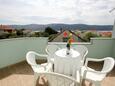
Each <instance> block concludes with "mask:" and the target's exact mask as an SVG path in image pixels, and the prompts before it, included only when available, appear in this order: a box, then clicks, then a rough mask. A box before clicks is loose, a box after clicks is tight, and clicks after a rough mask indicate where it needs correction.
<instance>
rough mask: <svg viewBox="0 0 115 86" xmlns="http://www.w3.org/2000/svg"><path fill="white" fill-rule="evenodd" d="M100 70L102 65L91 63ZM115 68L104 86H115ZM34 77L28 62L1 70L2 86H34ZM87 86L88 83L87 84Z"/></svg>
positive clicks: (103, 83) (0, 81) (0, 80)
mask: <svg viewBox="0 0 115 86" xmlns="http://www.w3.org/2000/svg"><path fill="white" fill-rule="evenodd" d="M90 66H92V67H95V68H97V69H99V67H101V65H97V64H96V63H90ZM114 81H115V67H114V69H113V70H112V72H110V73H109V75H108V76H107V77H106V78H105V79H104V80H103V82H102V86H115V82H114ZM33 82H34V76H33V71H32V69H31V67H30V66H29V65H28V64H27V63H26V62H21V63H18V64H15V65H13V66H9V67H6V68H3V69H0V86H33ZM86 84H87V85H86V86H88V83H87V82H86Z"/></svg>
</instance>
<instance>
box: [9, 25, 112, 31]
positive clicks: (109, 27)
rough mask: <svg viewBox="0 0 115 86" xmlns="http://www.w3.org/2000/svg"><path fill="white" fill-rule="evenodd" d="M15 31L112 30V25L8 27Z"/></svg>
mask: <svg viewBox="0 0 115 86" xmlns="http://www.w3.org/2000/svg"><path fill="white" fill-rule="evenodd" d="M10 26H11V27H12V28H15V29H22V28H24V29H32V30H34V31H35V30H40V31H43V30H44V29H45V28H46V27H51V28H53V29H55V30H57V31H58V30H60V28H62V29H71V30H107V31H109V30H112V25H86V24H46V25H43V24H28V25H10Z"/></svg>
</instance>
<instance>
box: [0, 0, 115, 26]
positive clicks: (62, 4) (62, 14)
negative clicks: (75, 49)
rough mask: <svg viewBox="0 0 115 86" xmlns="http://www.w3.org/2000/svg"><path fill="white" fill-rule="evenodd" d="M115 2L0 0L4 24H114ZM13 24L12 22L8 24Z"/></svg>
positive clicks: (103, 0) (89, 0) (102, 0)
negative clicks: (112, 10)
mask: <svg viewBox="0 0 115 86" xmlns="http://www.w3.org/2000/svg"><path fill="white" fill-rule="evenodd" d="M114 3H115V0H0V9H1V13H0V19H2V20H4V22H3V21H0V23H6V24H9V23H10V21H13V22H11V23H10V24H12V23H16V24H28V23H38V24H48V23H55V22H56V23H85V24H113V19H114V18H115V14H114V12H112V13H111V14H110V13H109V11H110V10H111V9H112V8H114ZM7 20H10V21H7Z"/></svg>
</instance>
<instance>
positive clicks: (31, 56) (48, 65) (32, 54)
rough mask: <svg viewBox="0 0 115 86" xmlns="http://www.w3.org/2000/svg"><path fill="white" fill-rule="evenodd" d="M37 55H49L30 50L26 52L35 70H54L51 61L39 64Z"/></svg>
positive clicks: (29, 62)
mask: <svg viewBox="0 0 115 86" xmlns="http://www.w3.org/2000/svg"><path fill="white" fill-rule="evenodd" d="M36 56H38V57H46V58H47V57H48V55H43V54H38V53H36V52H34V51H29V52H28V53H27V54H26V60H27V62H28V64H30V65H31V67H32V69H33V71H34V72H37V73H38V72H41V71H48V70H49V71H50V70H52V64H51V63H43V64H37V63H36Z"/></svg>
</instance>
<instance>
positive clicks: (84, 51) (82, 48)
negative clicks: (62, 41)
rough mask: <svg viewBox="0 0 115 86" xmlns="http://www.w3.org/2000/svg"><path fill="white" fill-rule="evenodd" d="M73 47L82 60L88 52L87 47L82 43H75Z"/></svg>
mask: <svg viewBox="0 0 115 86" xmlns="http://www.w3.org/2000/svg"><path fill="white" fill-rule="evenodd" d="M74 49H75V50H77V51H78V52H79V53H80V54H81V57H82V60H83V61H85V57H86V55H87V54H88V49H87V47H85V46H84V45H76V46H74Z"/></svg>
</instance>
